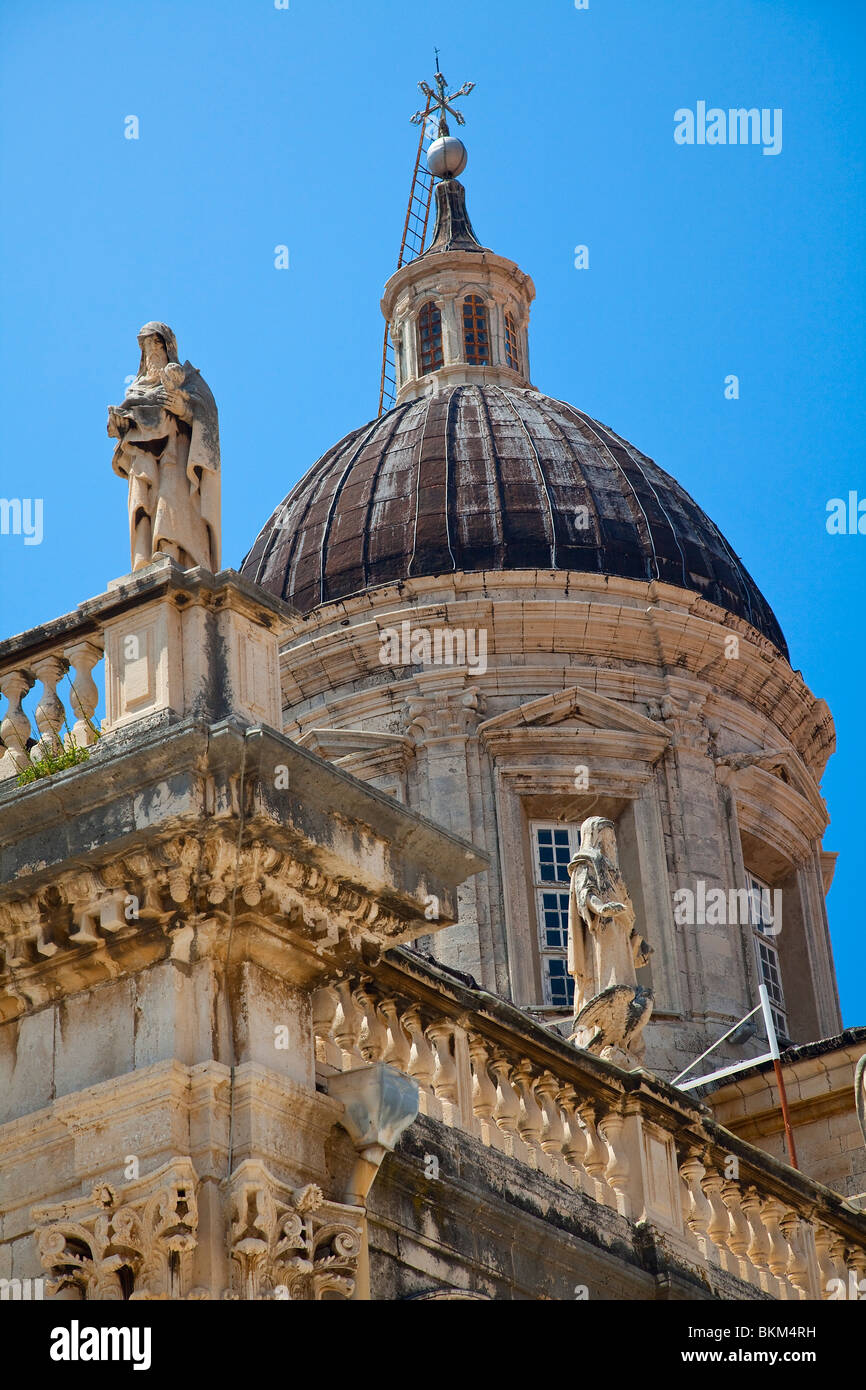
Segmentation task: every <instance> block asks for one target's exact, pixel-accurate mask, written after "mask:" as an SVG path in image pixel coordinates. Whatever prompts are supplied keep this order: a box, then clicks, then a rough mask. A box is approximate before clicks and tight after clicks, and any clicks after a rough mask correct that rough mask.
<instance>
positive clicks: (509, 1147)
mask: <svg viewBox="0 0 866 1390" xmlns="http://www.w3.org/2000/svg"><path fill="white" fill-rule="evenodd" d="M490 1070H491V1071H492V1072H493V1075H494V1077H495V1078H496V1108H495V1109H494V1111H493V1118H494V1120H495V1121H496V1124H497V1125H498V1127H499V1129H500V1130H501V1131H502V1134H503V1136H504V1139H505V1152H506V1153H509V1154H513V1153H514V1151H515V1148H516V1147H517V1145H518V1144H520V1142H521V1140H520V1137H519V1135H518V1132H517V1117H518V1115H519V1114H520V1098H519V1096H518V1094H517V1091H516V1090H515V1088H514V1086H513V1085H512V1082H511V1063H510V1062H509V1060H508V1058H507V1057H502V1056H497V1057H494V1058H493V1060H492V1061H491V1063H490Z"/></svg>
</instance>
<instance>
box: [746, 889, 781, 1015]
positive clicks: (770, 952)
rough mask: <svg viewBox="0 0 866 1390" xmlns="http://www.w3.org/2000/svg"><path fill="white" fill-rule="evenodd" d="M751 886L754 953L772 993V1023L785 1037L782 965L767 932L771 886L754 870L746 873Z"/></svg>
mask: <svg viewBox="0 0 866 1390" xmlns="http://www.w3.org/2000/svg"><path fill="white" fill-rule="evenodd" d="M746 881H747V885H748V889H749V919H750V921H751V924H752V930H753V931H754V941H755V954H756V956H757V958H758V971H759V973H760V976H761V983H762V984H764V985H766V987H767V994H768V995H769V997H770V1012H771V1013H772V1015H773V1026H774V1028H775V1029H776V1032H777V1033H779V1034H780V1035H781V1036H782V1037H783V1038H786V1037H787V1036H788V1016H787V1012H786V1010H785V995H784V991H783V990H782V966H781V962H780V960H779V951H778V948H777V946H776V944H775V942H774V941H773V939H772V938H771V936H770V935H769V934H768V933H769V931H770V930H771V929H772V928H773V925H774V924H773V909H772V906H771V903H772V898H773V895H772V890H771V889H770V888H769V887H768V885H767V884H766V883H763V882H762V881H761V879H759V878H756V877H755V875H754V874H747V875H746Z"/></svg>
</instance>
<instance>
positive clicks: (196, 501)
mask: <svg viewBox="0 0 866 1390" xmlns="http://www.w3.org/2000/svg"><path fill="white" fill-rule="evenodd" d="M138 342H139V346H140V347H141V362H140V364H139V368H138V375H137V376H136V378H135V380H134V381H133V382H132V384H131V385H130V386H129V388H128V389H127V392H126V396H125V397H124V400H123V404H122V405H119V406H114V405H111V406H109V407H108V433H109V435H110V436H111V437H112V438H114V439H116V440H117V441H118V444H117V448H116V449H115V451H114V457H113V458H112V460H111V466H112V468H113V469H114V471H115V473H118V474H119V475H120V476H121V477H122V478H127V479H128V481H129V531H130V547H131V552H132V569H133V572H134V571H135V570H140V569H143V568H144V567H145V566H146V565H149V564H151V563H152V562H153V560H155V559H157V557H158V556H159V555H170V556H171V557H172V559H174V560H177V561H178V562H179V563H180V564H181V565H182V566H183V567H184V569H190V568H192V567H193V566H195V565H201V566H202V567H203V568H204V569H208V570H212V571H213V572H214V573H215V572H216V571H217V570H218V569H219V565H220V449H219V426H218V421H217V408H216V402H215V401H214V398H213V396H212V395H211V392H210V388H209V387H208V385H207V383H206V382H205V381H203V380H202V378H201V376H199V373H198V371H197V370H196V368H195V367H193V366H192V364H191V363H189V362H184V364H183V366H181V364H180V363H179V362H178V360H177V355H178V354H177V342H176V340H175V336H174V334H173V333H172V331H171V329H170V328H169V327H167V325H166V324H164V323H146V324H145V325H144V327H143V328H142V329H141V331H140V332H139V334H138Z"/></svg>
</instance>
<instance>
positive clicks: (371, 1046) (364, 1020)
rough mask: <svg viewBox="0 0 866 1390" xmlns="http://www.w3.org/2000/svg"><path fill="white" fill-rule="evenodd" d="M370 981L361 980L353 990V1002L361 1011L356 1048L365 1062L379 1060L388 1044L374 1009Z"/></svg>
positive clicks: (386, 1034)
mask: <svg viewBox="0 0 866 1390" xmlns="http://www.w3.org/2000/svg"><path fill="white" fill-rule="evenodd" d="M370 983H371V982H370V981H368V980H362V982H361V984H360V985H359V987H358V988H357V989H356V990H354V991H353V997H354V999H355V1003H356V1004H357V1005H358V1008H359V1010H360V1013H361V1028H360V1033H359V1036H358V1049H359V1051H360V1053H361V1056H362V1057H363V1058H364V1061H365V1062H380V1061H381V1060H382V1058H383V1056H384V1054H385V1048H386V1047H387V1044H388V1033H387V1030H386V1028H385V1025H384V1023H383V1022H382V1021H381V1019H380V1018H379V1015H378V1013H377V1010H376V997H375V995H374V994H373V993H372V992H371V991H370V989H369V985H370Z"/></svg>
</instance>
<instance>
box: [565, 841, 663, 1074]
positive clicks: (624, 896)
mask: <svg viewBox="0 0 866 1390" xmlns="http://www.w3.org/2000/svg"><path fill="white" fill-rule="evenodd" d="M568 872H569V874H570V876H571V883H570V887H569V897H568V971H569V974H570V975H573V976H574V1028H573V1031H572V1035H571V1040H572V1042H575V1043H577V1044H578V1046H580V1047H585V1048H587V1049H588V1050H589V1051H590V1052H595V1053H597V1054H599V1055H600V1056H602V1057H607V1058H608V1059H609V1060H611V1061H615V1062H619V1063H620V1064H621V1065H634V1064H635V1063H639V1062H640V1059H641V1058H642V1056H643V1052H644V1044H643V1040H642V1038H641V1033H642V1031H643V1029H644V1027H645V1025H646V1023H647V1021H648V1019H649V1016H650V1014H651V1012H652V1006H653V994H652V990H649V989H646V988H645V987H644V986H643V985H639V984H638V980H637V970H638V968H639V967H640V966H642V965H646V963H647V961H648V960H649V956H650V951H651V949H652V948H651V947H650V946H648V945H647V943H646V941H645V940H644V939H643V937H642V936H641V935H640V933H639V932H638V930H637V928H636V927H635V912H634V908H633V906H632V902H631V898H630V897H629V895H628V889H627V888H626V886H625V882H624V880H623V877H622V874H621V873H620V868H619V859H618V856H617V846H616V831H615V828H614V824H613V821H610V820H606V819H605V818H604V817H603V816H591V817H590V818H589V819H588V820H585V821H584V822H583V824H582V826H581V827H580V848H579V850H578V851H577V853H576V854H575V856H574V858H573V859H572V860H571V863H570V864H569V866H568Z"/></svg>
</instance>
